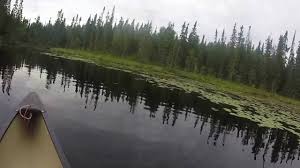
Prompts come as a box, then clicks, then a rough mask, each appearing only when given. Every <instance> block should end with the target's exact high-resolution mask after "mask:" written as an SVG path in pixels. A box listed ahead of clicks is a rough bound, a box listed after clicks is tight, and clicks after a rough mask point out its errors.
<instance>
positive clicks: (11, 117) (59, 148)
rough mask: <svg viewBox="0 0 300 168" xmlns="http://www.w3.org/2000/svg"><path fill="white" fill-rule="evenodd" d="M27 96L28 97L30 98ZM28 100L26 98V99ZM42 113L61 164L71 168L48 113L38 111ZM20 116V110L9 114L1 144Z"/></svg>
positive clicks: (1, 135) (4, 125) (1, 127)
mask: <svg viewBox="0 0 300 168" xmlns="http://www.w3.org/2000/svg"><path fill="white" fill-rule="evenodd" d="M29 96H37V95H36V94H32V93H31V94H30V95H29ZM29 96H27V97H29ZM25 99H26V98H25ZM36 109H38V108H34V110H36ZM38 110H39V111H40V113H41V114H42V117H43V120H44V122H45V125H46V128H47V130H48V133H49V135H50V138H51V140H52V143H53V145H54V147H55V150H56V153H57V155H58V157H59V159H60V161H61V164H62V166H63V167H64V168H71V166H70V164H69V162H68V160H67V158H66V156H65V153H64V151H63V150H62V146H61V144H60V143H59V141H58V139H57V137H56V135H55V133H54V129H53V128H52V127H51V125H50V124H49V121H48V113H47V111H46V110H41V109H38ZM18 114H19V112H18V110H16V111H13V112H11V113H9V114H8V119H7V120H6V121H5V122H4V123H3V124H2V125H1V126H0V143H1V141H2V139H3V137H4V135H5V133H6V132H7V130H8V129H9V127H10V125H11V124H12V122H13V121H14V119H15V118H16V117H17V115H18Z"/></svg>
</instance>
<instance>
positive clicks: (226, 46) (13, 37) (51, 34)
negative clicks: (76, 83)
mask: <svg viewBox="0 0 300 168" xmlns="http://www.w3.org/2000/svg"><path fill="white" fill-rule="evenodd" d="M0 5H1V6H0V18H1V20H0V42H2V43H3V42H4V41H5V42H16V41H23V42H29V43H31V44H34V45H40V46H44V47H45V46H46V47H62V48H72V49H83V50H90V51H100V52H105V53H111V54H114V55H117V56H120V57H124V58H125V57H131V56H133V57H134V58H136V59H137V60H139V61H143V62H150V63H154V64H157V65H161V66H165V67H168V68H179V69H180V70H185V71H189V72H194V73H198V74H205V75H211V76H214V77H218V78H222V79H227V80H229V81H235V82H239V83H243V84H246V85H250V86H252V87H256V88H263V89H266V90H268V91H271V92H273V93H280V94H283V95H287V96H290V97H294V98H300V93H299V91H297V90H299V87H300V84H299V82H300V77H299V72H300V70H299V69H300V61H299V59H300V58H299V56H298V55H299V54H298V53H297V58H295V56H294V45H295V38H294V39H293V42H292V46H291V47H290V48H289V47H288V45H287V44H288V32H286V33H285V34H284V35H281V36H280V38H279V41H278V44H277V45H276V46H275V45H274V43H273V39H272V38H271V37H268V39H267V40H266V42H265V43H264V44H262V43H259V44H258V46H256V47H255V46H254V45H253V43H252V40H251V26H250V27H249V28H248V32H247V33H246V31H245V27H244V26H243V25H241V26H240V27H239V28H238V25H237V24H234V27H233V30H232V34H231V37H230V38H229V41H228V42H227V40H226V35H225V30H223V31H222V34H220V33H219V32H218V30H216V32H215V39H214V41H213V42H208V41H207V40H206V39H205V35H203V36H202V38H200V36H199V34H198V33H199V31H198V26H197V22H195V24H194V25H193V27H192V28H191V29H190V26H189V24H188V23H184V24H183V25H182V28H181V32H180V33H179V34H177V33H176V31H175V30H174V24H173V23H169V24H168V25H167V26H166V27H164V26H163V27H160V28H155V29H154V28H153V25H152V23H151V22H148V23H137V22H136V21H135V20H131V21H130V20H129V19H124V18H121V19H119V20H116V19H115V9H114V8H113V10H112V11H111V12H110V11H106V9H105V8H103V11H102V13H101V14H100V15H97V14H96V15H94V16H92V15H91V16H90V17H89V18H88V19H87V21H86V23H81V20H82V19H81V17H79V15H76V16H75V17H73V19H72V22H71V24H70V25H67V24H66V19H65V17H64V13H63V11H62V10H60V11H59V12H58V14H57V18H56V20H55V21H54V22H52V21H51V20H50V21H49V22H48V23H47V24H42V23H41V21H40V17H37V18H36V19H35V21H34V22H31V23H29V22H28V21H26V20H25V19H23V18H22V17H23V16H22V12H23V0H17V1H16V2H15V4H14V5H13V8H12V10H10V9H9V7H10V0H5V1H1V3H0ZM0 44H1V43H0ZM289 49H290V51H289ZM289 52H290V56H289V57H287V53H289ZM299 52H300V51H299ZM297 61H298V62H297Z"/></svg>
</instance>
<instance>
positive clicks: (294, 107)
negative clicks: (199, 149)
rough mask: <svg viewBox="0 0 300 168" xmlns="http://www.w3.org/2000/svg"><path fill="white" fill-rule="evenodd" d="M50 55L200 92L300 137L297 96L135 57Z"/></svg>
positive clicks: (79, 52) (237, 113)
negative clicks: (277, 93) (288, 96)
mask: <svg viewBox="0 0 300 168" xmlns="http://www.w3.org/2000/svg"><path fill="white" fill-rule="evenodd" d="M46 54H47V55H50V56H55V57H62V58H66V59H71V60H80V61H84V62H88V63H93V64H96V65H98V66H102V67H106V68H111V69H117V70H121V71H126V72H130V73H134V74H137V75H140V76H143V77H145V78H146V79H147V80H150V81H153V82H155V83H157V84H158V85H159V86H161V87H169V88H174V87H176V88H180V89H183V90H185V91H186V92H196V93H198V94H199V97H201V98H205V99H209V100H210V101H212V102H214V103H217V104H227V105H230V106H232V107H234V108H232V109H226V108H224V111H227V112H228V113H230V114H231V115H234V116H237V117H242V118H246V119H249V120H251V121H254V122H256V123H257V124H258V125H259V126H262V127H268V128H278V129H283V130H287V131H289V132H292V133H294V134H295V135H297V136H298V137H300V101H298V100H295V99H291V98H287V97H283V96H280V95H276V94H272V93H270V92H267V91H264V90H261V89H256V88H252V87H250V86H246V85H243V84H237V83H234V82H230V81H225V80H222V79H217V78H215V77H211V76H205V75H201V74H196V73H192V72H186V71H183V70H178V69H171V68H165V67H161V66H158V65H154V64H146V63H142V62H138V61H136V60H135V58H133V57H130V58H123V57H117V56H113V55H110V54H105V53H99V52H90V51H84V50H73V49H62V48H52V49H50V50H49V53H46ZM250 109H251V110H250Z"/></svg>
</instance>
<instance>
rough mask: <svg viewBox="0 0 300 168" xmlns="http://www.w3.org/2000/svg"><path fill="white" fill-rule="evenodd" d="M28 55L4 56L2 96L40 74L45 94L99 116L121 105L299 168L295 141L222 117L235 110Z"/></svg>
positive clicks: (125, 76) (112, 73)
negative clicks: (23, 77)
mask: <svg viewBox="0 0 300 168" xmlns="http://www.w3.org/2000/svg"><path fill="white" fill-rule="evenodd" d="M19 53H22V55H19ZM24 53H25V51H22V52H16V53H7V52H3V51H2V53H1V58H0V60H1V61H0V74H1V83H2V92H3V94H6V95H10V91H11V89H12V87H11V84H12V80H14V79H15V78H14V74H15V72H18V71H26V74H27V76H28V77H30V76H31V75H33V73H35V74H38V75H39V78H40V79H41V80H42V76H43V75H45V76H46V80H45V86H44V88H46V89H47V90H49V91H52V90H53V89H52V87H54V86H59V88H60V90H61V91H62V92H73V93H76V95H79V96H80V98H81V99H83V100H84V102H85V103H84V108H85V109H89V108H91V109H92V110H93V111H97V110H99V109H98V108H99V107H98V106H99V105H101V103H105V102H120V103H126V104H128V105H129V107H130V108H129V111H130V113H131V114H133V115H135V113H136V111H140V109H138V110H137V106H142V107H143V112H145V113H148V114H147V115H148V117H149V118H150V119H159V120H160V123H161V124H162V125H168V126H171V127H175V126H177V125H176V124H177V122H178V120H179V118H181V119H182V120H183V121H184V122H186V124H190V125H191V127H190V128H189V129H197V130H198V134H199V136H205V138H206V144H207V145H212V146H215V147H216V148H217V147H222V146H226V144H227V143H228V142H231V141H233V140H234V139H236V140H239V141H238V143H239V144H238V145H239V146H240V151H241V152H243V150H244V148H243V147H242V146H248V147H250V149H251V150H250V151H249V152H250V153H251V155H252V158H253V160H258V159H259V160H262V162H263V165H262V166H263V167H265V164H267V163H268V164H269V163H273V164H280V165H289V166H292V167H293V166H294V167H297V165H299V161H298V160H299V157H300V155H299V154H300V147H299V141H298V138H297V137H296V136H295V135H293V134H291V133H289V132H285V131H280V130H277V129H267V128H261V127H258V126H257V125H256V124H255V123H253V122H250V121H248V120H245V119H240V118H237V117H234V116H230V115H228V114H227V113H226V112H225V111H223V108H224V107H226V108H229V109H230V108H233V107H230V106H228V105H224V104H215V103H212V102H210V101H208V100H205V99H203V98H201V96H199V95H198V94H196V93H189V94H188V93H185V92H183V91H182V90H179V89H174V88H173V89H167V88H161V87H158V86H157V85H156V84H155V83H152V82H147V81H146V80H145V79H143V78H141V77H138V76H136V75H132V74H129V73H125V72H121V71H117V70H110V69H105V68H101V67H97V66H95V65H92V64H87V63H82V62H79V61H71V60H66V59H60V58H53V57H49V56H45V55H44V56H41V55H39V54H37V53H34V52H33V51H30V53H29V54H28V53H27V54H24ZM27 55H29V56H27ZM37 72H38V73H37ZM181 125H182V124H180V125H179V126H181ZM189 129H185V131H189ZM191 138H193V137H191ZM247 152H248V151H247ZM294 162H296V163H294ZM200 166H201V165H200ZM250 166H251V165H250ZM269 166H270V165H269ZM245 167H246V166H245ZM252 167H253V165H252ZM271 167H272V165H271Z"/></svg>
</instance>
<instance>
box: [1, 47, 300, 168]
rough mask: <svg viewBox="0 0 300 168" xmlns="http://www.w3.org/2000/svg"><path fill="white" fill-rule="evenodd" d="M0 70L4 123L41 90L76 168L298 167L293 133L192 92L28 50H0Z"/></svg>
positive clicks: (299, 149)
mask: <svg viewBox="0 0 300 168" xmlns="http://www.w3.org/2000/svg"><path fill="white" fill-rule="evenodd" d="M0 75H1V79H0V83H1V93H0V108H1V112H0V124H1V123H2V122H3V121H5V119H6V116H7V114H8V113H9V112H11V111H12V110H14V109H15V108H16V106H17V104H18V103H19V102H20V101H21V100H22V98H24V97H25V96H26V95H27V94H28V93H29V92H31V91H35V92H37V93H38V94H39V95H40V97H41V99H42V101H43V102H44V104H45V106H46V108H47V110H48V111H49V116H50V122H51V124H52V125H53V126H54V128H55V133H56V134H57V136H58V139H59V141H60V142H61V143H62V146H63V149H64V151H65V153H66V156H67V158H68V159H69V161H70V163H71V165H72V167H74V168H83V167H86V168H100V167H105V168H110V167H112V168H115V167H131V168H142V167H147V168H148V167H149V168H150V167H151V168H156V167H164V168H167V167H170V168H196V167H197V168H198V167H201V168H202V167H203V168H242V167H245V168H255V167H278V168H279V167H280V168H283V167H294V168H299V167H300V161H299V153H300V152H299V151H300V148H299V141H298V138H297V137H296V136H295V135H293V134H291V133H289V132H285V131H280V130H277V129H267V128H261V127H258V126H257V125H256V124H255V123H253V122H250V121H248V120H245V119H240V118H237V117H233V116H230V115H228V114H227V113H226V112H223V111H222V108H223V107H224V106H225V105H220V104H214V103H211V102H209V101H208V100H204V99H201V98H200V97H201V96H200V95H197V94H195V93H192V94H187V93H185V92H183V91H181V90H179V89H172V90H171V89H166V88H161V87H158V86H157V85H156V84H154V83H151V82H147V81H146V80H145V79H143V78H141V77H138V76H135V75H132V74H129V73H125V72H121V71H116V70H110V69H104V68H101V67H97V66H95V65H91V64H87V63H82V62H79V61H70V60H65V59H58V58H53V57H49V56H45V55H40V54H38V53H36V52H32V51H30V52H29V51H26V50H20V51H19V50H14V52H8V51H1V52H0ZM227 108H231V107H227ZM213 109H214V110H213ZM216 109H218V110H219V111H218V112H215V110H216Z"/></svg>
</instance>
